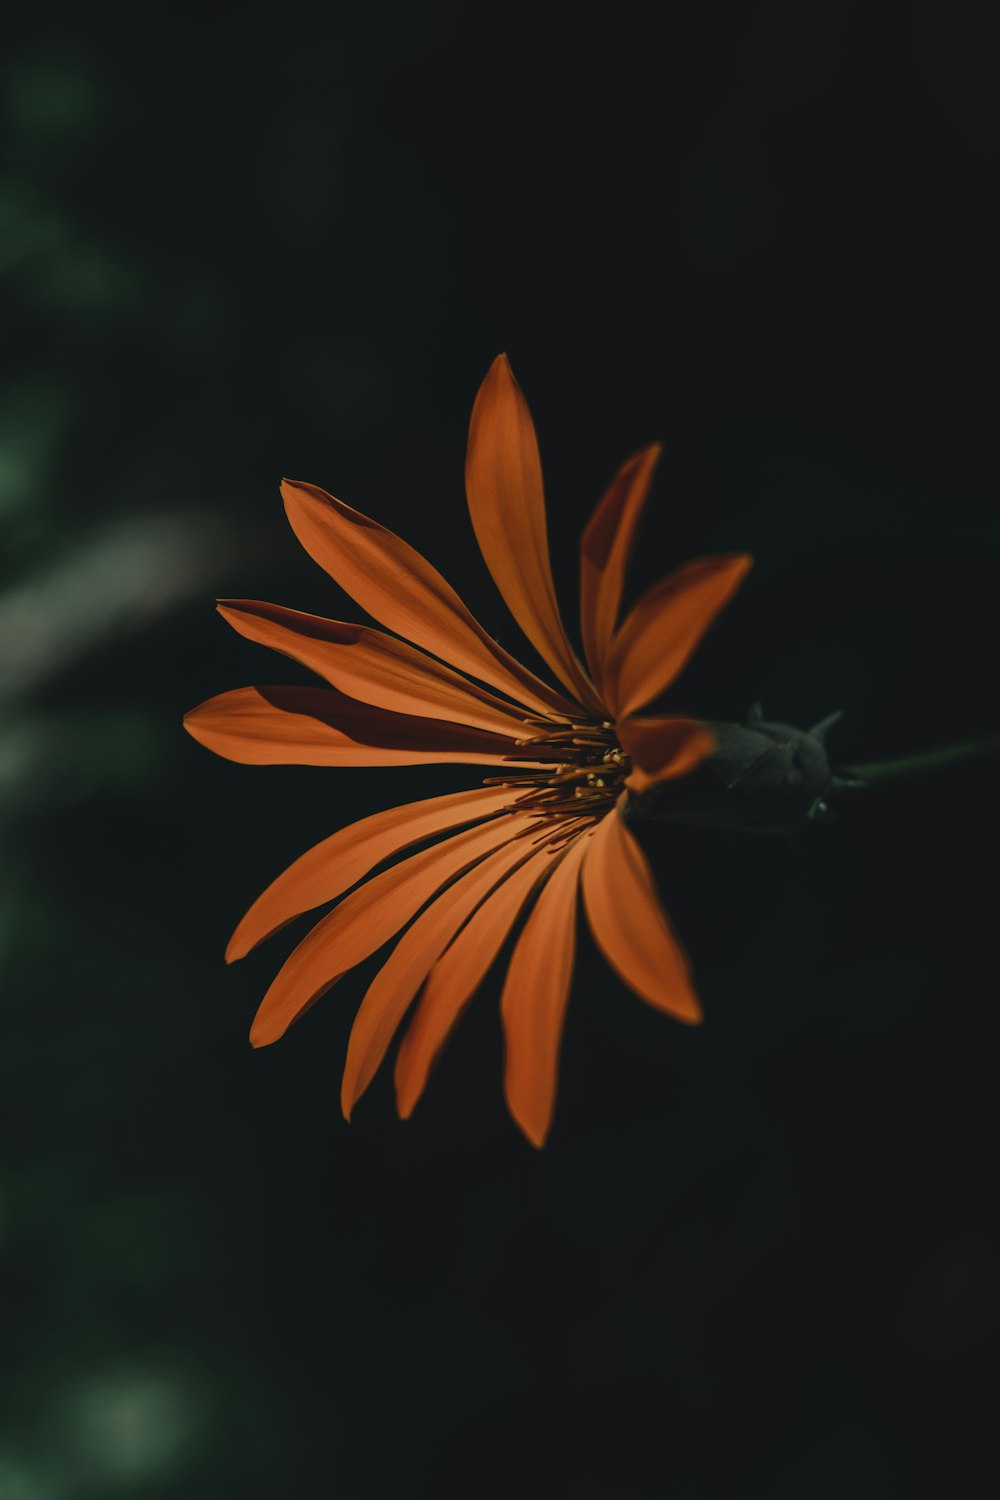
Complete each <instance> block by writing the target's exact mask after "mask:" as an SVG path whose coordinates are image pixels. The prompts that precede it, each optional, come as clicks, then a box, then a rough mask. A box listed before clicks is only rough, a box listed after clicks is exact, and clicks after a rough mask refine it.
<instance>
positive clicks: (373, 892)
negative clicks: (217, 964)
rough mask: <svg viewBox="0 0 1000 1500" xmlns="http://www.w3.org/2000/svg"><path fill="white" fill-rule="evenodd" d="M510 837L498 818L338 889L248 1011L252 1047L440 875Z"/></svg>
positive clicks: (408, 913) (380, 935)
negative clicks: (335, 900) (337, 897)
mask: <svg viewBox="0 0 1000 1500" xmlns="http://www.w3.org/2000/svg"><path fill="white" fill-rule="evenodd" d="M510 838H511V824H510V822H509V821H508V819H507V818H505V817H504V818H498V819H497V820H495V821H494V822H492V823H488V824H487V825H486V827H485V828H483V827H476V828H468V829H466V830H465V832H463V833H456V834H455V835H454V836H453V837H452V838H450V839H446V840H445V841H444V842H443V843H440V844H434V845H433V846H432V847H431V848H430V849H421V850H420V851H419V853H417V854H411V855H410V857H409V859H404V860H403V861H402V862H401V863H400V864H398V865H393V866H392V868H391V869H389V870H383V872H382V874H381V875H376V876H374V877H373V878H372V879H371V880H367V881H366V882H365V883H364V885H361V886H359V887H358V889H357V890H356V891H352V892H351V894H350V895H349V896H345V897H344V899H343V901H341V902H340V904H339V905H338V906H335V907H334V909H333V911H331V912H329V913H328V914H327V915H326V916H325V917H323V919H322V920H321V921H320V922H317V924H316V926H315V927H314V928H313V929H312V931H311V932H310V933H309V934H308V936H306V937H304V938H303V939H302V942H301V943H300V944H299V946H298V947H297V948H296V949H295V950H294V952H293V953H292V954H291V955H290V956H289V957H288V959H286V961H285V963H284V965H283V966H282V968H281V970H280V971H279V973H278V974H277V976H276V977H275V979H274V981H273V983H272V984H271V987H270V989H269V990H268V992H267V994H266V995H265V996H264V999H263V1000H262V1001H261V1004H260V1009H259V1010H258V1011H257V1015H256V1016H255V1018H254V1023H253V1026H252V1027H251V1029H250V1041H251V1042H252V1044H253V1045H254V1046H255V1047H266V1046H268V1044H269V1043H271V1042H276V1041H277V1040H278V1038H279V1037H280V1036H283V1035H284V1033H285V1032H286V1031H287V1030H288V1028H289V1026H290V1025H291V1024H292V1022H293V1021H295V1020H297V1018H298V1017H299V1016H300V1015H301V1014H302V1012H303V1011H304V1010H307V1009H308V1008H309V1006H310V1005H312V1003H313V1001H314V1000H317V999H318V998H319V996H320V995H322V994H323V993H324V992H325V991H326V990H328V989H329V988H330V986H331V985H332V984H334V983H336V981H337V980H338V979H339V978H340V977H341V975H343V974H346V973H347V971H348V970H349V969H353V968H354V967H355V965H356V964H359V963H361V961H362V960H363V959H365V958H368V957H369V955H370V954H372V953H374V952H375V951H376V949H378V948H381V946H382V944H383V943H386V942H388V941H389V939H390V938H391V937H392V936H393V934H394V933H396V932H398V931H399V929H400V928H401V927H402V926H404V924H405V923H407V922H408V921H409V920H410V918H411V917H412V916H414V915H415V914H416V913H417V912H418V911H419V910H420V908H421V907H422V906H423V905H424V903H425V902H426V901H428V900H429V899H430V897H431V896H433V895H434V893H435V891H437V890H439V889H440V888H441V886H443V885H444V884H445V882H446V881H449V880H452V879H453V878H454V877H455V876H456V875H460V874H461V873H462V872H463V871H464V870H467V869H468V868H469V867H470V866H471V865H474V864H476V863H477V861H478V860H481V859H482V858H483V856H484V855H487V854H490V853H491V852H492V851H493V850H494V849H495V848H497V847H498V846H499V845H501V844H505V843H507V842H508V841H509V839H510Z"/></svg>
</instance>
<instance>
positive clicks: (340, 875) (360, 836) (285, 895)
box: [226, 787, 511, 963]
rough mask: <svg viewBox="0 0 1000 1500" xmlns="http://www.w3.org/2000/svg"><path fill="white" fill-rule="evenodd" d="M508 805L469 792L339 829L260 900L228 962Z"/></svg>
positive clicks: (494, 796)
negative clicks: (392, 864) (434, 840)
mask: <svg viewBox="0 0 1000 1500" xmlns="http://www.w3.org/2000/svg"><path fill="white" fill-rule="evenodd" d="M510 801H511V793H510V789H509V788H501V789H499V790H496V789H494V788H492V787H476V788H474V789H473V790H472V791H471V792H448V793H446V794H445V796H443V797H428V798H426V799H425V800H424V801H422V802H408V803H406V804H405V805H404V806H402V807H390V808H387V809H386V810H385V812H378V813H373V814H372V816H371V817H370V818H362V819H361V820H360V822H357V823H351V824H350V825H349V826H348V827H347V828H341V829H339V830H338V831H337V832H336V833H334V834H331V835H330V837H329V838H328V839H324V840H323V841H322V843H319V844H316V845H315V846H314V847H313V848H312V849H309V850H308V851H307V852H306V853H305V854H303V855H301V856H300V857H299V858H298V859H297V860H295V862H294V864H290V865H289V866H288V869H287V870H285V871H283V873H282V874H281V875H279V876H278V878H277V880H274V881H272V882H271V884H270V885H269V886H268V888H267V890H266V891H264V892H263V893H262V894H261V895H260V896H258V897H257V900H256V901H255V902H254V904H253V905H252V906H251V908H250V910H249V911H248V912H247V914H246V916H245V917H244V918H243V920H242V921H241V922H240V924H239V926H238V927H237V928H236V931H235V932H234V933H233V935H232V937H231V938H230V939H229V946H228V947H227V949H226V962H227V963H233V962H234V961H235V960H236V959H238V958H243V957H244V956H245V954H247V953H249V952H250V950H251V948H255V947H256V946H257V944H258V943H261V942H263V941H264V939H265V938H267V937H270V936H271V934H272V933H273V932H277V931H278V928H279V927H284V925H285V923H286V922H291V921H293V920H294V918H295V917H298V916H301V914H302V913H303V912H306V911H312V909H313V908H314V907H317V906H325V905H326V903H327V902H328V901H334V900H336V898H337V897H338V896H341V895H343V893H344V891H346V890H349V889H350V887H351V886H352V885H355V884H356V883H357V882H358V881H359V880H361V879H362V877H363V876H365V875H367V874H368V871H369V870H373V869H374V868H375V866H376V865H378V864H381V863H382V861H383V860H384V859H389V858H390V857H391V856H392V855H393V854H399V853H400V852H401V851H402V850H403V849H406V848H407V847H408V846H409V845H410V844H416V843H419V842H420V841H421V839H425V838H430V837H431V836H432V835H433V834H435V833H443V832H444V831H445V829H447V828H456V827H459V826H460V825H461V824H462V823H471V822H477V823H478V822H479V821H481V819H483V818H489V817H493V816H495V815H496V814H497V813H498V812H500V811H502V809H503V808H504V807H505V806H507V805H508V804H509V803H510Z"/></svg>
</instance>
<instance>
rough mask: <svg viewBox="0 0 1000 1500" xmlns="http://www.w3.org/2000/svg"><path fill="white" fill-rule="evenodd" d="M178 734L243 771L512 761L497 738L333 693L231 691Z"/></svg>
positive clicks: (510, 749)
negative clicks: (247, 768)
mask: <svg viewBox="0 0 1000 1500" xmlns="http://www.w3.org/2000/svg"><path fill="white" fill-rule="evenodd" d="M184 727H185V729H186V730H187V731H188V733H189V734H190V735H192V736H193V737H194V738H195V739H196V740H198V742H199V743H200V744H202V745H205V746H207V748H208V749H209V750H214V751H215V753H216V755H223V756H225V758H226V759H227V760H235V761H239V762H240V764H241V765H245V766H276V765H298V766H415V765H422V764H426V763H430V762H434V761H451V762H457V763H465V764H471V765H495V764H497V763H507V762H508V761H510V760H511V758H512V757H513V758H515V759H516V758H517V756H518V753H519V752H518V751H517V749H516V747H515V745H514V742H513V740H511V739H506V738H505V737H504V736H503V735H499V734H490V733H489V732H488V731H487V730H485V729H471V728H466V727H465V726H464V725H461V724H445V723H442V722H440V721H439V720H437V719H421V718H417V717H416V716H415V715H412V714H394V713H389V712H388V711H387V710H386V709H384V708H372V707H371V706H370V705H369V704H367V703H358V702H357V700H356V699H354V698H347V697H345V696H344V694H343V693H338V692H337V690H336V688H299V687H266V688H255V687H250V688H236V689H235V690H234V691H233V692H231V693H220V694H219V696H218V697H217V698H209V700H208V701H207V703H202V704H201V705H200V707H198V708H193V709H192V710H191V712H190V713H188V714H185V716H184ZM517 763H518V764H519V765H522V764H527V762H522V761H520V760H519V759H518V760H517Z"/></svg>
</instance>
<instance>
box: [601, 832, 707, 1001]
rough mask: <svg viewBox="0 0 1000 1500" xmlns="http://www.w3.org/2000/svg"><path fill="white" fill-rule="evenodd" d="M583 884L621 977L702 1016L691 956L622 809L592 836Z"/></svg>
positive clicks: (647, 994)
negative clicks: (682, 945) (693, 980)
mask: <svg viewBox="0 0 1000 1500" xmlns="http://www.w3.org/2000/svg"><path fill="white" fill-rule="evenodd" d="M582 884H583V905H584V909H585V911H586V913H587V921H588V923H589V924H590V930H591V932H592V933H593V936H594V941H595V943H596V944H597V946H598V948H600V950H601V952H602V953H603V954H604V957H605V958H606V959H607V961H608V963H609V964H610V966H611V968H612V969H614V971H615V973H616V974H617V975H618V977H619V979H621V980H623V981H624V983H625V984H627V985H628V987H629V989H631V990H634V992H635V993H636V994H637V995H638V996H639V997H640V999H642V1000H645V1001H646V1002H647V1003H648V1004H649V1005H653V1006H655V1007H656V1009H657V1010H665V1011H667V1012H669V1014H670V1015H672V1016H675V1017H676V1018H677V1020H679V1021H688V1022H692V1023H694V1022H697V1021H700V1020H701V1006H700V1005H699V1003H698V999H697V996H696V995H695V993H694V989H693V988H692V984H691V974H690V970H689V967H688V962H687V958H686V956H685V954H684V951H683V949H682V948H681V946H680V944H679V943H678V941H677V938H676V937H675V936H674V933H673V930H672V928H671V926H670V923H669V922H668V920H667V916H666V913H665V912H664V910H663V907H662V906H661V904H660V898H659V894H658V892H657V890H656V885H655V882H654V880H653V875H652V871H651V870H650V868H649V865H648V863H647V861H646V856H645V855H644V854H643V852H642V850H641V849H640V847H639V845H638V843H637V842H636V840H635V839H634V838H633V836H632V834H631V833H630V832H629V831H628V829H627V828H626V827H625V824H624V823H623V822H622V820H621V818H620V817H619V816H618V813H617V812H610V813H608V815H607V816H606V817H605V818H602V820H601V822H600V823H599V824H598V825H597V830H596V832H595V833H594V835H593V837H592V838H591V839H589V840H588V843H587V857H586V860H585V861H584V866H583V881H582Z"/></svg>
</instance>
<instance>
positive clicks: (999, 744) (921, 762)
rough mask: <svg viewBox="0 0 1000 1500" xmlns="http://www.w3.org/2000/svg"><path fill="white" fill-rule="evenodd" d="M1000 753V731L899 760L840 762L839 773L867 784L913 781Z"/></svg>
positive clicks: (902, 757)
mask: <svg viewBox="0 0 1000 1500" xmlns="http://www.w3.org/2000/svg"><path fill="white" fill-rule="evenodd" d="M997 753H1000V734H993V735H987V736H985V738H983V739H979V740H960V741H959V743H958V744H957V745H943V746H941V748H940V749H938V750H921V751H919V752H918V753H917V754H916V755H903V756H900V758H899V759H898V760H875V761H869V762H866V764H864V765H860V766H838V767H837V775H838V776H844V777H848V778H850V780H852V781H861V782H864V784H865V785H866V786H882V785H884V784H885V783H887V782H891V781H912V780H913V779H915V778H916V777H918V776H926V775H929V774H931V773H932V772H934V771H943V770H945V769H946V768H947V767H948V766H955V765H961V764H962V763H963V762H964V761H972V760H984V759H985V758H986V757H987V756H989V755H996V754H997Z"/></svg>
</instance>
